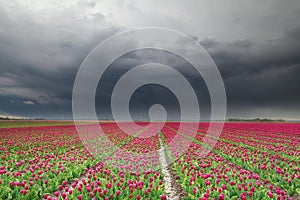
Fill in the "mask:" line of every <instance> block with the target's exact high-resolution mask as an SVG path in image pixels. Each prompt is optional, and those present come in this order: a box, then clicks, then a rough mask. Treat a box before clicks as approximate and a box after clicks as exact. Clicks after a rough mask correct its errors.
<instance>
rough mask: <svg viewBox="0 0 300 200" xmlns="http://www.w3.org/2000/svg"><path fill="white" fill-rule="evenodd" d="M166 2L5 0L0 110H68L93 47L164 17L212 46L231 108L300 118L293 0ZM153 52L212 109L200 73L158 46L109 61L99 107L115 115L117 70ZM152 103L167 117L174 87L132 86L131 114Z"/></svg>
mask: <svg viewBox="0 0 300 200" xmlns="http://www.w3.org/2000/svg"><path fill="white" fill-rule="evenodd" d="M160 4H161V6H157V5H158V2H155V1H147V2H141V1H118V0H114V1H99V2H98V1H70V2H68V1H64V2H61V1H57V2H56V1H52V2H51V3H50V2H38V1H26V2H25V1H24V2H18V1H7V2H1V3H0V15H1V17H0V105H1V106H0V114H11V115H17V116H28V117H45V118H61V117H64V118H71V117H72V105H71V104H72V88H73V83H74V80H75V77H76V73H77V71H78V69H79V67H80V65H81V63H82V61H83V60H84V58H85V57H86V56H87V55H88V54H89V52H90V51H91V50H92V49H93V48H95V47H96V45H97V44H99V43H100V42H101V41H103V40H105V39H106V38H108V37H109V36H112V35H113V34H116V33H119V32H120V31H123V30H130V29H133V28H137V27H143V26H158V27H165V28H170V29H175V30H178V31H181V32H183V33H185V34H187V35H190V36H191V37H192V38H193V39H195V40H196V41H197V42H199V44H201V45H202V46H203V47H204V48H205V49H206V50H207V52H208V53H209V55H210V56H211V57H212V58H213V60H214V61H215V63H216V65H217V67H218V68H219V71H220V73H221V75H222V77H223V80H224V84H225V89H226V93H227V101H228V108H227V116H228V117H237V118H238V117H245V118H249V117H271V118H287V119H299V118H300V112H299V111H300V93H299V91H300V76H299V75H300V55H299V54H300V23H299V19H300V14H299V13H300V5H299V2H298V1H297V0H295V1H293V0H290V1H280V0H278V1H271V0H267V1H262V2H261V1H251V2H241V1H236V2H232V4H231V5H228V4H226V3H225V2H222V3H221V2H219V1H218V2H217V1H211V2H206V1H190V2H184V1H163V2H159V5H160ZM221 4H222V5H221ZM181 45H182V48H184V44H181ZM108 53H109V52H108ZM154 61H155V62H157V63H162V64H166V65H169V66H173V67H174V68H176V69H177V70H179V71H180V72H182V73H183V74H184V76H186V77H187V79H188V80H189V82H190V83H191V85H192V86H193V88H194V90H195V91H196V94H197V97H198V100H199V102H201V103H200V107H201V110H202V111H203V113H204V115H203V116H204V118H208V117H209V115H210V99H209V94H208V91H207V87H206V85H205V83H204V82H203V80H202V79H201V77H200V76H199V74H197V73H196V72H195V70H194V69H193V67H192V66H191V65H190V64H189V63H187V62H186V61H184V60H183V59H181V58H180V57H177V56H175V55H173V54H171V53H168V52H163V51H158V50H140V51H135V52H131V53H128V54H126V55H124V56H122V57H121V58H119V59H117V60H116V61H115V62H113V63H112V65H111V66H110V68H109V70H107V72H106V77H107V78H104V79H102V80H101V82H100V83H99V86H98V90H97V95H96V107H97V111H98V112H99V116H100V117H103V118H111V113H110V96H111V91H112V90H113V86H114V83H115V82H116V81H117V80H118V78H119V77H120V76H121V75H122V74H123V73H125V72H126V71H127V70H129V69H130V68H132V67H133V66H136V65H139V64H143V63H147V62H154ZM155 103H161V104H162V105H164V106H165V107H166V108H167V110H168V112H170V113H171V114H170V116H172V117H170V119H176V118H177V117H178V102H177V100H176V99H174V95H173V94H172V93H171V92H170V91H168V89H167V88H164V87H160V86H158V85H152V86H151V85H148V86H144V87H142V88H140V89H139V90H137V91H136V92H135V93H134V95H133V97H132V99H131V104H130V108H131V109H132V110H133V116H134V117H135V118H137V119H139V118H147V112H148V111H147V109H148V108H149V107H150V106H151V105H152V104H155ZM100 113H101V114H100ZM140 113H146V114H140Z"/></svg>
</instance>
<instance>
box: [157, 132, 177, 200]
mask: <svg viewBox="0 0 300 200" xmlns="http://www.w3.org/2000/svg"><path fill="white" fill-rule="evenodd" d="M159 144H160V149H159V161H160V164H161V170H162V174H163V175H164V182H165V192H166V195H167V199H171V200H179V198H178V195H177V194H176V190H175V189H174V187H172V186H173V185H172V182H173V181H172V176H171V173H170V171H169V168H168V163H167V159H166V153H165V149H164V144H163V142H162V139H161V137H159Z"/></svg>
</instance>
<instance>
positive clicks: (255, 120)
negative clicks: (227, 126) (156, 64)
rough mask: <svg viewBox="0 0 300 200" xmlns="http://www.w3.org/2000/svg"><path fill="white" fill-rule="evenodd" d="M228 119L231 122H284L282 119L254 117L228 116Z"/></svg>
mask: <svg viewBox="0 0 300 200" xmlns="http://www.w3.org/2000/svg"><path fill="white" fill-rule="evenodd" d="M228 121H232V122H285V120H284V119H268V118H254V119H237V118H229V119H228Z"/></svg>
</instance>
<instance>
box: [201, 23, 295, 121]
mask: <svg viewBox="0 0 300 200" xmlns="http://www.w3.org/2000/svg"><path fill="white" fill-rule="evenodd" d="M299 30H300V26H296V27H295V26H294V27H291V28H290V29H289V30H288V31H286V33H285V35H284V36H283V37H280V38H278V39H273V40H266V41H262V42H255V41H251V40H239V41H233V42H220V41H216V40H212V39H205V40H203V41H201V44H202V45H203V46H204V47H205V48H206V49H207V51H208V52H209V54H210V55H211V56H212V58H213V59H214V61H215V62H216V64H217V66H218V67H219V70H220V72H221V74H222V76H223V78H224V82H225V86H226V91H227V97H228V106H229V111H230V110H231V111H234V110H240V111H241V112H243V110H244V113H246V111H251V110H255V109H259V108H266V109H275V110H276V109H277V110H280V112H286V113H282V115H285V116H288V114H287V113H289V111H290V110H293V109H294V108H299V106H300V105H299V102H300V93H299V92H298V91H299V90H300V88H299V86H300V76H299V74H300V56H299V52H300V34H297V33H298V32H299ZM284 110H285V111H284ZM249 113H251V114H250V115H249V116H251V115H252V112H249ZM229 114H230V112H229ZM246 115H247V114H246ZM279 117H280V116H279Z"/></svg>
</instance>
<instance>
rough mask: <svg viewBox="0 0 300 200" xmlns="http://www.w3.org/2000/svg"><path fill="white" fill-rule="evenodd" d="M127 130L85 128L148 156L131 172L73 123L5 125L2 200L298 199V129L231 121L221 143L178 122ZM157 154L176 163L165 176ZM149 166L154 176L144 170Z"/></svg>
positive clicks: (0, 131)
mask: <svg viewBox="0 0 300 200" xmlns="http://www.w3.org/2000/svg"><path fill="white" fill-rule="evenodd" d="M0 123H4V122H0ZM40 123H43V122H40ZM122 123H124V124H123V127H126V130H123V129H120V128H119V127H118V124H117V123H115V122H101V123H100V124H88V123H85V124H82V125H80V126H82V127H84V128H85V130H86V133H87V135H88V133H89V129H92V128H93V127H94V126H98V125H99V126H101V127H102V129H103V130H104V131H105V135H106V137H107V138H109V140H110V141H111V142H113V143H114V144H115V145H116V146H117V147H122V148H123V149H125V150H127V151H131V152H134V153H136V154H143V153H145V159H142V160H136V161H135V162H136V163H138V164H137V166H132V165H128V166H127V165H126V163H122V166H123V167H124V169H125V168H126V169H127V170H123V168H122V167H116V165H110V164H108V163H106V162H102V161H103V160H99V159H98V158H96V157H95V156H94V154H93V152H90V151H89V150H90V149H89V150H88V149H87V148H86V147H85V145H83V142H82V140H81V138H80V136H79V135H78V133H77V131H76V127H75V125H74V124H73V123H71V122H68V123H67V122H64V123H62V122H57V123H44V124H41V125H39V124H38V123H32V124H31V125H30V126H26V122H24V123H23V124H22V123H21V125H20V122H18V123H16V124H17V125H16V126H15V127H14V125H13V122H10V123H7V122H5V123H4V124H2V125H0V138H1V139H0V161H1V163H0V199H25V200H26V199H28V200H29V199H30V200H31V199H43V200H46V199H47V200H50V199H53V200H54V199H60V200H63V199H75V200H77V199H78V200H80V199H107V200H110V199H125V200H127V199H137V200H139V199H143V200H145V199H149V200H150V199H162V200H165V199H172V198H173V197H174V196H175V197H176V199H215V200H217V199H218V200H222V199H241V200H244V199H289V200H290V199H300V123H275V122H272V123H261V122H259V123H258V122H251V123H250V122H226V123H225V124H224V128H223V131H222V133H221V135H220V137H218V138H217V137H216V136H214V134H212V135H210V134H208V133H207V130H208V127H209V123H206V122H201V123H199V124H198V125H197V126H198V130H197V131H196V132H192V131H191V129H189V126H188V123H193V122H185V123H187V125H186V126H184V129H181V131H178V130H179V128H178V127H179V122H167V123H165V124H164V126H163V127H162V128H161V129H158V128H153V126H152V128H151V127H150V128H145V129H140V130H137V129H136V128H134V127H131V126H130V124H128V125H127V124H126V122H122ZM140 124H141V125H142V126H143V124H145V125H147V123H142V122H141V123H140ZM154 127H156V126H154ZM140 134H144V135H145V136H149V137H141V138H138V137H136V136H137V135H140ZM175 135H177V136H179V138H180V137H181V138H182V140H178V141H177V142H178V143H179V144H177V143H176V141H175V142H174V141H173V142H172V140H173V139H174V137H175ZM207 139H213V140H217V143H216V144H215V145H212V146H210V143H208V142H206V140H207ZM186 141H189V142H190V144H189V147H188V149H186V151H185V152H184V153H183V154H181V153H180V149H179V148H178V147H180V146H181V145H182V144H180V142H186ZM93 142H94V143H95V142H97V140H95V141H93ZM94 143H93V144H94ZM162 144H163V145H162ZM97 148H99V146H98V147H97ZM100 148H103V149H105V148H107V147H106V146H105V145H102V146H100ZM209 148H212V149H211V151H210V152H209V153H207V154H203V151H204V150H205V149H209ZM160 149H163V150H164V151H163V152H164V155H163V156H164V157H165V159H166V160H169V161H170V160H174V161H173V162H170V163H168V166H167V169H164V168H162V169H161V168H160V167H159V166H160V165H161V156H162V154H161V153H160V154H159V153H157V154H153V155H151V159H150V157H146V154H147V153H149V152H158V150H160ZM107 151H110V150H109V149H107ZM117 156H119V155H117ZM110 158H112V156H108V157H107V158H106V159H110ZM149 163H150V164H151V165H153V170H151V169H145V170H143V167H144V166H145V165H146V164H149ZM136 169H139V170H136ZM165 170H168V172H169V174H170V182H167V180H168V179H166V177H165ZM168 185H171V187H172V189H171V190H172V191H171V192H172V193H173V194H170V191H169V190H168V187H169V186H168ZM172 195H173V197H172Z"/></svg>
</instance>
